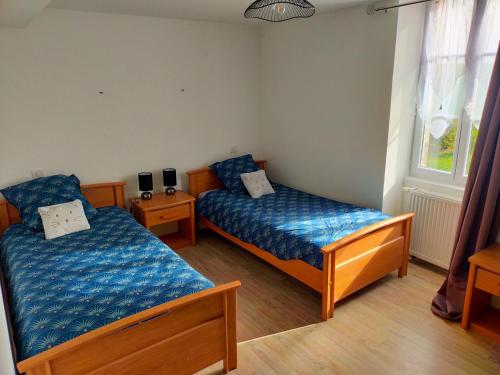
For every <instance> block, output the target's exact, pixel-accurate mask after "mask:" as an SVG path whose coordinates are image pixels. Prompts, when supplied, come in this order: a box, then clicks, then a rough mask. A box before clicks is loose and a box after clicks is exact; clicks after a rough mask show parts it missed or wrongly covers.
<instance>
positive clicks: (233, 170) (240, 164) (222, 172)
mask: <svg viewBox="0 0 500 375" xmlns="http://www.w3.org/2000/svg"><path fill="white" fill-rule="evenodd" d="M210 169H212V171H213V172H214V173H215V175H216V176H217V177H218V178H219V180H221V182H222V183H223V184H224V186H225V187H226V189H227V190H229V191H230V192H231V193H234V194H241V193H244V192H245V186H244V185H243V183H242V182H241V178H240V175H241V174H242V173H249V172H255V171H258V170H259V166H258V165H257V163H256V162H255V160H253V157H252V155H250V154H248V155H243V156H239V157H237V158H232V159H227V160H224V161H221V162H218V163H214V164H212V165H211V166H210Z"/></svg>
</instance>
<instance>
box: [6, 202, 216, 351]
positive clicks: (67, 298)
mask: <svg viewBox="0 0 500 375" xmlns="http://www.w3.org/2000/svg"><path fill="white" fill-rule="evenodd" d="M98 211H99V214H98V216H97V217H96V218H94V219H93V220H91V221H90V225H91V229H90V230H88V231H83V232H79V233H73V234H69V235H66V236H64V237H60V238H57V239H53V240H50V241H46V240H45V239H44V233H43V231H42V232H38V233H34V232H32V231H31V230H29V229H28V228H27V227H26V226H24V225H22V224H16V225H13V226H11V227H10V228H9V229H8V230H7V231H6V232H5V234H4V236H3V238H2V239H1V241H0V253H1V254H0V255H1V257H0V259H1V261H2V266H3V270H4V273H5V279H6V282H7V285H8V291H9V297H10V302H11V304H12V305H11V310H12V311H13V315H12V321H13V325H14V333H15V336H16V346H17V351H18V357H19V358H18V360H23V359H26V358H28V357H31V356H33V355H35V354H37V353H40V352H42V351H44V350H47V349H49V348H51V347H53V346H55V345H57V344H60V343H63V342H65V341H68V340H70V339H72V338H74V337H76V336H79V335H81V334H84V333H86V332H88V331H90V330H93V329H96V328H98V327H101V326H104V325H106V324H108V323H111V322H113V321H115V320H118V319H120V318H123V317H126V316H129V315H132V314H134V313H137V312H140V311H142V310H145V309H148V308H150V307H153V306H155V305H159V304H161V303H164V302H166V301H169V300H172V299H175V298H178V297H181V296H184V295H187V294H192V293H196V292H198V291H201V290H203V289H207V288H210V287H212V286H213V283H212V282H211V281H209V280H208V279H206V278H205V277H203V276H202V275H200V274H199V273H198V272H196V271H195V270H194V269H193V268H191V267H190V266H189V265H188V264H187V263H186V262H185V261H183V260H182V259H181V258H180V257H179V256H178V255H177V254H175V253H174V252H173V251H172V250H171V249H169V248H167V247H166V246H165V245H164V244H163V243H162V242H161V241H160V240H158V239H157V238H156V237H155V236H153V235H152V234H151V233H149V232H148V231H147V230H145V229H144V228H143V227H142V226H141V225H139V224H138V223H137V222H136V221H135V220H134V219H133V218H132V217H131V216H130V215H129V214H128V213H127V212H126V211H124V210H122V209H120V208H116V207H109V208H102V209H99V210H98Z"/></svg>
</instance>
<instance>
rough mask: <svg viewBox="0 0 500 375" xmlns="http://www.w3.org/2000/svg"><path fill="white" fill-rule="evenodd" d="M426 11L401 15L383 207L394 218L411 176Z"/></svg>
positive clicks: (422, 8) (421, 7)
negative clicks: (405, 184) (407, 179)
mask: <svg viewBox="0 0 500 375" xmlns="http://www.w3.org/2000/svg"><path fill="white" fill-rule="evenodd" d="M425 9H426V5H425V4H417V5H412V6H408V7H403V8H400V9H399V12H398V24H397V38H396V49H395V56H394V73H393V76H392V95H391V115H390V121H389V132H388V141H387V157H386V162H385V177H384V197H383V204H382V210H383V211H384V212H388V213H390V214H393V215H397V214H400V213H401V210H402V208H401V204H402V195H403V194H402V187H403V180H404V178H405V177H406V176H408V175H409V174H410V160H411V151H412V148H411V145H412V140H413V129H414V124H415V111H414V108H415V104H416V102H417V85H418V78H419V74H420V56H421V49H422V36H423V30H424V23H425Z"/></svg>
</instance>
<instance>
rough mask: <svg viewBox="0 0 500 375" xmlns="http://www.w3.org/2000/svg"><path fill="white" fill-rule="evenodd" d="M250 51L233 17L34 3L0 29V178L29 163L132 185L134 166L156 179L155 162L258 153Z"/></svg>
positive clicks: (254, 43) (252, 35)
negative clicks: (25, 19)
mask: <svg viewBox="0 0 500 375" xmlns="http://www.w3.org/2000/svg"><path fill="white" fill-rule="evenodd" d="M259 54H260V50H259V35H258V32H257V31H256V30H255V29H254V28H252V27H249V26H245V25H231V24H221V23H209V22H194V21H180V20H169V19H161V18H148V17H134V16H122V15H110V14H99V13H87V12H70V11H60V10H46V11H44V12H43V13H42V14H41V15H40V16H39V17H37V18H35V20H34V21H33V22H32V23H31V24H30V25H29V26H28V27H27V28H25V29H1V30H0V56H1V57H0V171H1V172H0V187H5V186H7V185H10V184H13V183H16V182H19V181H22V180H26V179H30V178H31V170H34V169H41V170H43V171H44V173H45V174H46V175H49V174H53V173H75V174H76V175H77V176H79V177H80V178H81V180H82V182H83V183H92V182H101V181H109V180H125V181H127V182H128V184H129V187H128V190H127V192H128V194H129V195H133V194H136V192H137V182H136V180H137V177H136V173H137V172H138V171H141V170H152V171H155V172H156V173H157V174H156V176H155V177H156V179H155V183H156V185H157V187H158V188H161V185H162V181H161V179H160V170H161V169H162V168H165V167H176V168H177V169H178V172H179V177H182V178H183V179H184V173H183V172H185V171H186V170H188V169H191V168H197V167H201V166H204V165H206V164H207V163H208V162H211V161H214V160H218V159H221V158H223V157H226V156H228V154H229V152H230V149H231V147H232V146H233V145H239V147H240V150H241V152H245V151H248V152H254V153H255V154H256V156H259V155H260V154H261V152H260V151H261V150H260V148H259V144H260V143H259V142H258V139H257V137H258V134H257V131H256V124H257V123H258V121H259V115H258V113H259V104H260V102H259V85H260V80H259V77H260V73H259ZM181 89H185V91H184V92H182V91H181ZM99 91H103V92H104V94H102V95H101V94H99ZM184 181H185V180H184Z"/></svg>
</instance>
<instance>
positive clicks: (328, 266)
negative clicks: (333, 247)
mask: <svg viewBox="0 0 500 375" xmlns="http://www.w3.org/2000/svg"><path fill="white" fill-rule="evenodd" d="M334 256H335V254H332V253H331V252H329V253H324V254H323V288H322V292H321V295H322V301H321V303H322V307H321V318H322V319H323V320H328V319H330V318H333V309H334V303H335V302H334V295H333V292H334V285H333V281H334V278H335V267H334V264H333V259H334Z"/></svg>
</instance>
